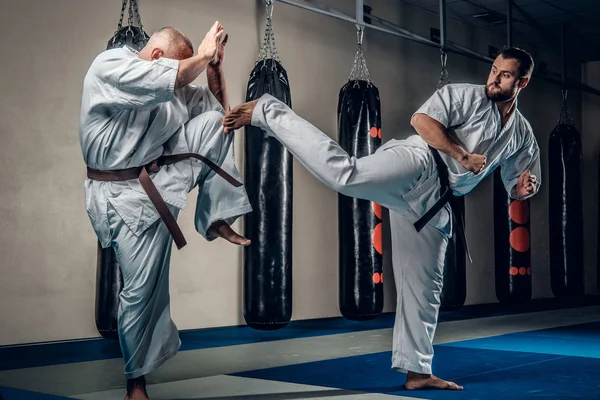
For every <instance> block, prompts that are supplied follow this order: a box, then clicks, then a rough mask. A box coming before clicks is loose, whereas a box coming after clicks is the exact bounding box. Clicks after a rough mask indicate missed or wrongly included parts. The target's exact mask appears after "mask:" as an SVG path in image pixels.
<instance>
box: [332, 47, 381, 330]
mask: <svg viewBox="0 0 600 400" xmlns="http://www.w3.org/2000/svg"><path fill="white" fill-rule="evenodd" d="M337 114H338V131H339V132H338V141H339V144H340V147H342V148H343V149H344V150H345V151H346V152H348V154H349V155H351V156H354V157H356V158H361V157H364V156H368V155H370V154H373V153H375V150H377V148H378V147H379V146H381V110H380V99H379V90H378V89H377V87H376V86H375V85H373V83H372V82H371V80H370V78H369V77H368V71H367V69H366V63H365V62H364V57H363V54H362V44H361V43H360V42H359V45H358V51H357V54H356V59H355V61H354V68H353V70H352V72H351V74H350V78H349V79H348V82H347V83H346V84H345V85H344V86H343V87H342V88H341V90H340V93H339V98H338V109H337ZM381 221H382V209H381V206H380V205H379V204H376V203H373V202H371V201H368V200H362V199H356V198H353V197H348V196H345V195H343V194H338V235H339V236H338V237H339V247H338V252H339V307H340V312H341V314H342V315H343V316H344V317H345V318H346V319H349V320H354V321H365V320H370V319H373V318H376V317H377V316H379V315H380V314H381V312H382V310H383V261H382V253H383V250H382V225H381Z"/></svg>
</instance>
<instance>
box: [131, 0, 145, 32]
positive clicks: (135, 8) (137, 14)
mask: <svg viewBox="0 0 600 400" xmlns="http://www.w3.org/2000/svg"><path fill="white" fill-rule="evenodd" d="M130 1H132V2H133V10H134V12H135V18H136V19H137V23H138V25H139V27H140V29H141V30H142V31H143V30H144V25H142V16H141V15H140V10H139V9H138V3H137V0H130Z"/></svg>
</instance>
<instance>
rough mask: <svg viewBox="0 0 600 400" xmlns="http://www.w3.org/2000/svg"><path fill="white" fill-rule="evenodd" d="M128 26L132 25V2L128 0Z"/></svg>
mask: <svg viewBox="0 0 600 400" xmlns="http://www.w3.org/2000/svg"><path fill="white" fill-rule="evenodd" d="M128 23H129V26H133V2H132V1H131V0H130V1H129V20H128Z"/></svg>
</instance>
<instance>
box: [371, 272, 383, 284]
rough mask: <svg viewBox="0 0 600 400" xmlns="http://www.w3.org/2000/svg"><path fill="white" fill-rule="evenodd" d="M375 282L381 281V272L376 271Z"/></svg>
mask: <svg viewBox="0 0 600 400" xmlns="http://www.w3.org/2000/svg"><path fill="white" fill-rule="evenodd" d="M373 283H375V284H378V283H381V275H379V272H375V273H374V274H373Z"/></svg>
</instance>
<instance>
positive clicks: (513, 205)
mask: <svg viewBox="0 0 600 400" xmlns="http://www.w3.org/2000/svg"><path fill="white" fill-rule="evenodd" d="M529 228H530V212H529V200H522V201H521V200H515V199H513V198H511V197H510V196H509V194H508V193H507V192H506V189H505V187H504V183H503V181H502V177H501V172H500V168H498V169H497V170H496V171H495V172H494V253H495V254H494V255H495V259H496V260H495V261H496V262H495V270H496V297H497V298H498V301H500V302H501V303H506V304H516V303H524V302H527V301H529V300H530V299H531V237H530V233H529V232H530V229H529Z"/></svg>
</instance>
